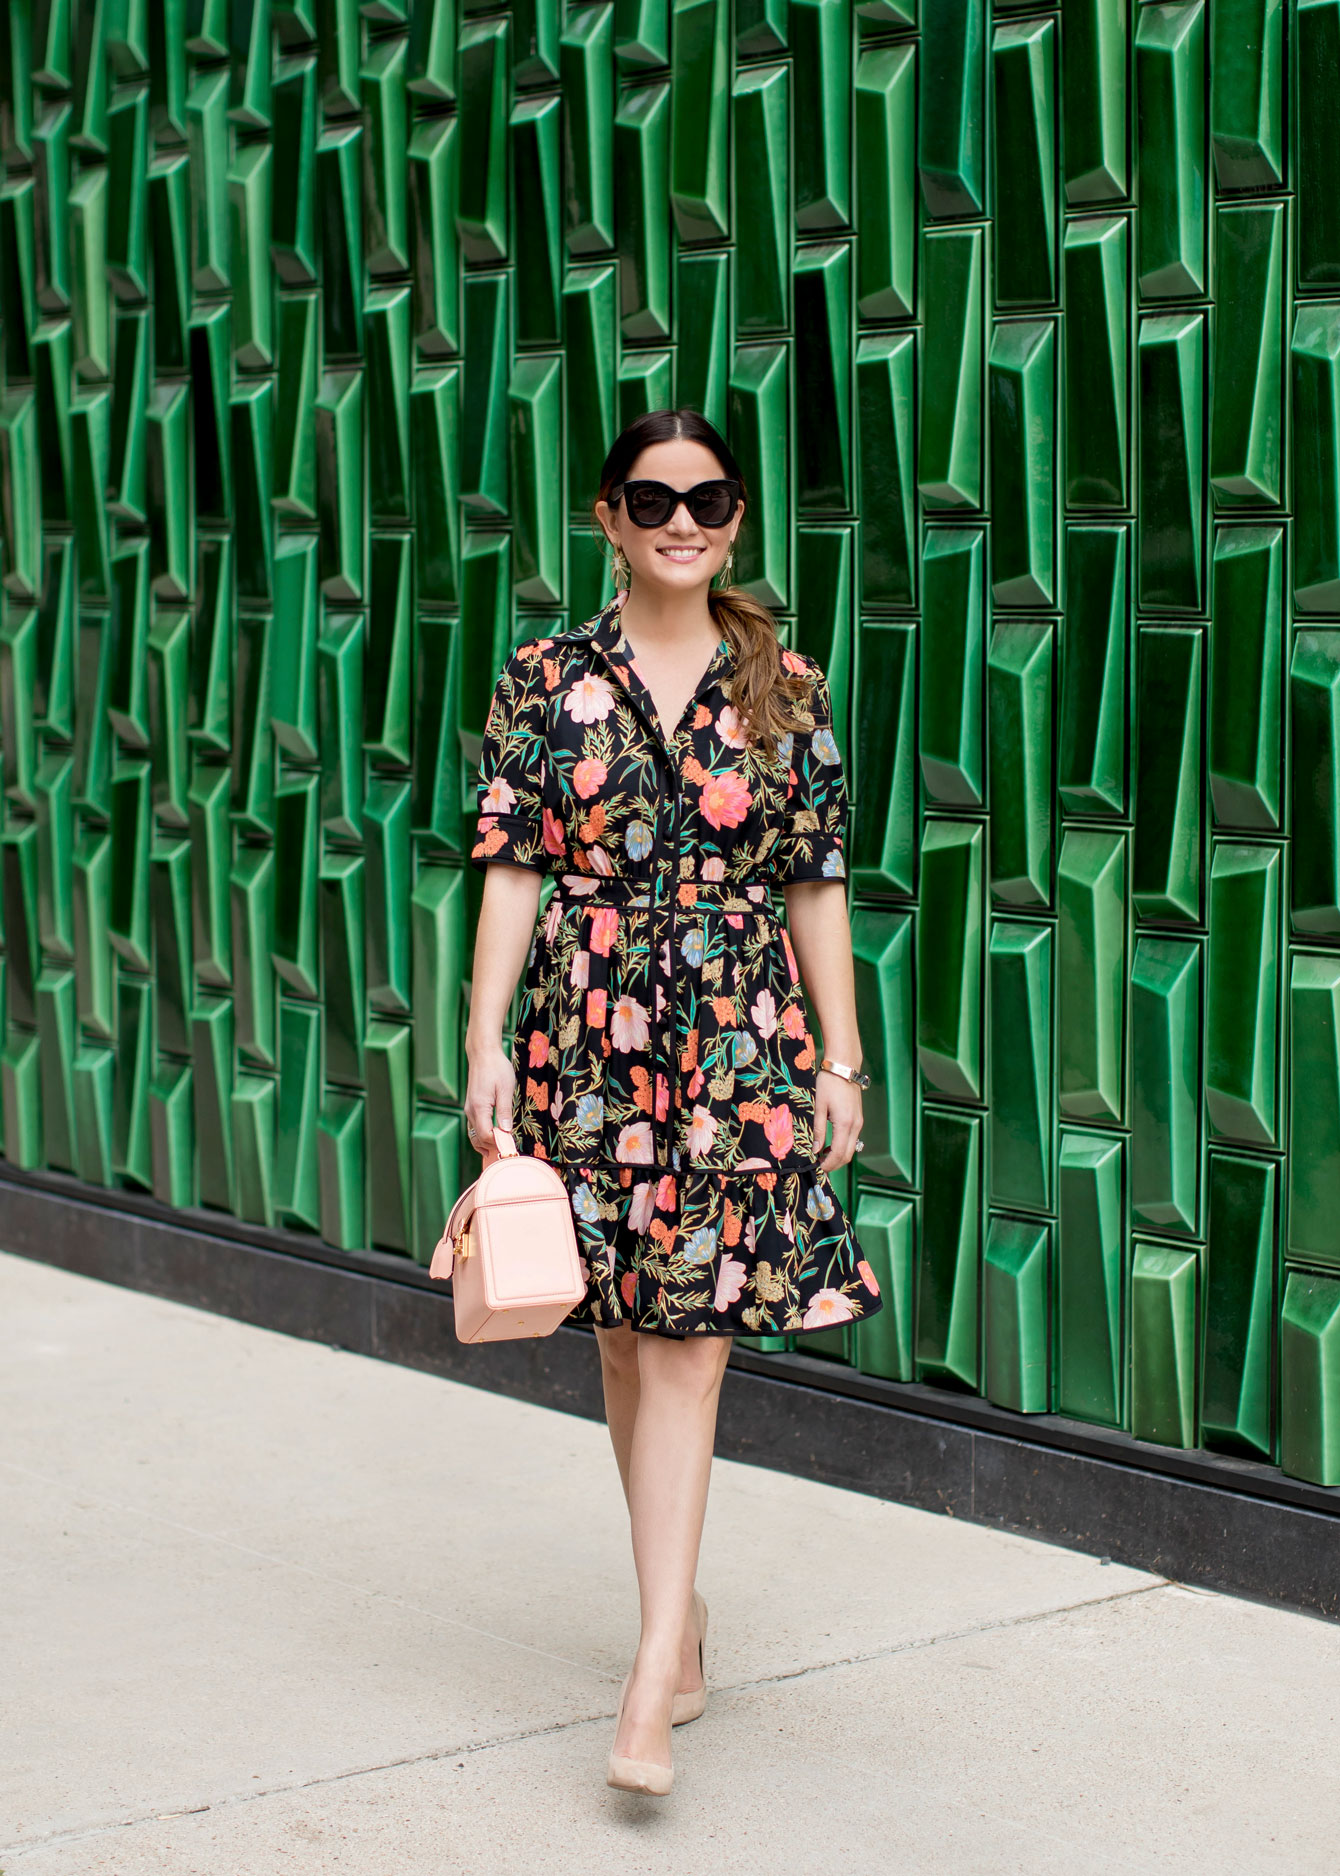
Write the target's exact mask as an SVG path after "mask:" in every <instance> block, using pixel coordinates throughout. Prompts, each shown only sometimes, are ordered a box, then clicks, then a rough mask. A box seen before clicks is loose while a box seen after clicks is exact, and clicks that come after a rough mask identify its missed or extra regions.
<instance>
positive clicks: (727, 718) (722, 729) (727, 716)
mask: <svg viewBox="0 0 1340 1876" xmlns="http://www.w3.org/2000/svg"><path fill="white" fill-rule="evenodd" d="M717 735H718V736H719V737H720V738H721V740H722V742H723V743H725V745H726V747H727V749H743V748H744V747H745V744H746V743H747V741H748V738H747V737H746V735H745V733H744V723H743V721H742V720H741V717H740V714H739V712H738V711H737V710H736V709H735V707H734V705H733V704H727V705H726V707H725V709H724V710H723V711H722V712H721V715H720V716H719V717H718V718H717Z"/></svg>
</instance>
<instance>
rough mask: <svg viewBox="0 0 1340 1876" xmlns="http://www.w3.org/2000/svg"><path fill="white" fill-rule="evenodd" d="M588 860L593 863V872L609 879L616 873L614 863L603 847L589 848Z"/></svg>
mask: <svg viewBox="0 0 1340 1876" xmlns="http://www.w3.org/2000/svg"><path fill="white" fill-rule="evenodd" d="M587 858H588V859H589V860H590V862H591V871H592V872H593V873H599V874H601V875H602V876H603V877H604V878H605V879H608V878H609V877H610V875H611V874H612V873H613V871H614V862H613V860H611V859H610V857H609V855H608V854H607V853H606V851H605V849H604V848H603V847H588V848H587Z"/></svg>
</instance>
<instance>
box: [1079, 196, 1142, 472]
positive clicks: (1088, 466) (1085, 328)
mask: <svg viewBox="0 0 1340 1876" xmlns="http://www.w3.org/2000/svg"><path fill="white" fill-rule="evenodd" d="M1129 229H1130V224H1129V222H1128V220H1127V218H1126V217H1125V216H1124V215H1102V216H1092V217H1090V216H1085V217H1082V218H1079V219H1075V220H1071V221H1067V223H1066V227H1065V238H1064V243H1063V254H1062V258H1063V262H1064V269H1065V300H1066V319H1065V324H1064V326H1063V328H1062V332H1063V347H1062V350H1063V355H1064V361H1065V460H1066V470H1065V476H1066V480H1065V499H1066V505H1067V507H1070V508H1122V507H1124V506H1125V503H1126V472H1127V463H1128V460H1129V448H1130V445H1129V417H1128V414H1127V413H1128V406H1129V403H1130V390H1129V384H1128V374H1129V351H1130V344H1129V338H1128V330H1127V318H1128V314H1127V274H1128V269H1129V260H1128V253H1129V243H1130V233H1129Z"/></svg>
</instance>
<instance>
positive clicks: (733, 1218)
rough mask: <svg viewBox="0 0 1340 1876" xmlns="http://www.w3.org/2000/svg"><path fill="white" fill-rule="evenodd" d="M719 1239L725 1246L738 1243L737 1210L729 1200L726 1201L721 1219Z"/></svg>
mask: <svg viewBox="0 0 1340 1876" xmlns="http://www.w3.org/2000/svg"><path fill="white" fill-rule="evenodd" d="M721 1237H722V1242H723V1243H725V1244H738V1243H739V1242H740V1213H739V1208H738V1207H737V1206H736V1205H735V1204H734V1202H733V1201H732V1200H730V1199H727V1200H726V1208H725V1211H724V1212H723V1213H722V1217H721Z"/></svg>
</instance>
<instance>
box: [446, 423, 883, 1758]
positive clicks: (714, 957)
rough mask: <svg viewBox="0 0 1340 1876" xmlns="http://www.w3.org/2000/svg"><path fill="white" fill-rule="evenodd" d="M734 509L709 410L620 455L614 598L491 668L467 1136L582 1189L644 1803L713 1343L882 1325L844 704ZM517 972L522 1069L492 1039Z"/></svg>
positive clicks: (699, 1509) (685, 1550) (609, 534)
mask: <svg viewBox="0 0 1340 1876" xmlns="http://www.w3.org/2000/svg"><path fill="white" fill-rule="evenodd" d="M744 513H745V489H744V481H743V477H742V476H741V474H740V470H739V466H738V464H737V463H736V461H735V458H734V457H733V456H732V454H731V452H730V450H729V449H728V448H727V446H726V443H725V442H724V440H723V439H722V438H721V436H720V435H718V433H717V431H716V430H715V429H714V428H713V427H712V425H711V424H709V423H708V422H707V421H706V420H705V419H704V418H703V417H701V416H699V415H698V414H697V413H696V412H693V411H688V410H675V411H669V410H662V411H652V412H650V413H648V414H647V415H645V416H643V417H641V418H639V419H638V420H637V422H635V423H633V424H631V425H630V426H629V427H628V429H627V430H625V431H624V433H623V434H622V435H621V436H620V437H619V439H618V441H617V442H616V443H615V445H614V447H613V448H612V449H611V451H610V453H609V456H608V458H607V460H606V462H605V467H604V471H603V473H602V476H601V485H600V497H599V500H598V501H597V503H596V505H595V514H596V517H597V519H598V520H599V523H600V526H601V528H602V529H603V530H604V534H605V537H606V539H607V541H608V543H609V546H610V548H611V549H612V553H613V560H614V568H615V579H616V585H617V587H618V592H617V595H616V597H615V599H614V601H613V602H612V603H611V604H610V605H609V606H607V607H606V608H605V609H604V610H603V611H602V612H601V613H600V614H599V615H598V616H597V617H596V618H595V619H594V620H588V621H587V623H586V624H585V625H583V626H581V627H580V628H578V629H575V630H572V631H567V632H558V633H555V634H552V635H551V636H546V637H539V638H531V639H528V640H525V641H523V642H522V643H521V644H519V645H518V646H517V648H516V650H515V651H514V652H513V653H512V655H511V657H510V658H509V659H508V661H507V664H506V666H505V668H504V670H503V672H502V675H501V677H500V679H499V682H498V686H497V689H496V691H495V693H494V697H493V702H492V705H491V707H490V710H489V716H488V721H487V725H486V729H485V736H484V748H483V757H482V762H481V769H480V776H481V779H480V810H481V813H480V820H479V830H478V840H477V843H476V845H475V847H474V850H473V854H472V858H473V860H474V862H475V864H476V865H478V866H480V867H484V868H487V877H486V880H485V885H484V896H483V905H482V909H481V913H480V920H479V930H478V936H477V939H476V945H475V961H474V983H473V991H472V998H471V1008H470V1022H469V1029H468V1033H467V1038H466V1050H467V1055H468V1058H469V1082H468V1088H467V1093H466V1102H465V1113H466V1120H467V1124H468V1126H469V1129H470V1137H471V1139H472V1141H473V1142H474V1144H475V1145H476V1146H477V1147H479V1148H481V1149H483V1150H485V1151H486V1154H487V1153H490V1152H491V1150H492V1149H491V1147H490V1146H489V1144H488V1143H489V1142H490V1140H491V1129H492V1128H493V1127H494V1126H495V1125H496V1126H499V1127H503V1128H506V1129H509V1130H510V1129H512V1128H513V1126H515V1131H516V1135H517V1144H518V1146H519V1147H520V1148H521V1149H522V1150H523V1151H525V1152H530V1153H536V1154H539V1155H541V1156H542V1157H543V1158H545V1159H548V1160H550V1161H552V1162H553V1163H554V1165H555V1166H556V1167H558V1168H559V1170H560V1171H561V1172H562V1174H563V1176H564V1178H565V1181H566V1183H567V1185H568V1187H569V1190H570V1191H571V1193H572V1201H573V1210H574V1214H575V1217H576V1221H577V1229H578V1234H579V1242H580V1245H581V1249H582V1252H583V1267H584V1272H585V1274H586V1277H587V1281H588V1285H589V1287H588V1291H587V1296H586V1299H585V1301H584V1302H583V1303H582V1304H580V1305H579V1306H578V1308H577V1309H576V1310H574V1312H573V1315H574V1317H575V1318H577V1319H580V1320H586V1321H590V1322H592V1323H594V1324H595V1326H596V1339H597V1342H598V1344H599V1348H600V1360H601V1370H602V1376H603V1381H604V1393H605V1410H606V1417H607V1419H608V1422H609V1429H610V1436H611V1439H612V1441H613V1445H614V1451H615V1456H616V1459H617V1461H618V1466H619V1473H620V1477H621V1479H622V1482H623V1489H624V1494H625V1496H626V1499H627V1502H628V1509H629V1515H630V1519H631V1524H632V1538H633V1555H634V1561H635V1563H636V1566H637V1578H638V1589H639V1593H640V1599H641V1613H642V1632H641V1639H640V1642H639V1646H638V1650H637V1656H636V1659H635V1660H634V1662H633V1667H632V1671H631V1673H630V1675H629V1677H628V1679H627V1680H626V1681H625V1683H624V1690H623V1694H622V1696H621V1699H620V1710H619V1717H618V1719H617V1721H616V1733H615V1739H614V1749H613V1752H612V1754H611V1757H610V1768H609V1774H608V1777H609V1782H610V1783H611V1784H614V1785H618V1786H622V1787H624V1788H626V1789H630V1790H640V1791H649V1792H655V1793H658V1794H660V1793H664V1792H667V1791H669V1789H670V1784H671V1779H672V1777H673V1773H672V1771H671V1757H670V1728H671V1725H672V1723H678V1722H679V1721H681V1720H686V1719H693V1718H696V1717H697V1715H698V1714H699V1713H700V1712H701V1711H702V1707H703V1699H704V1693H703V1688H704V1682H703V1672H702V1638H703V1632H704V1630H705V1627H706V1616H707V1611H706V1606H705V1604H704V1603H703V1601H702V1598H701V1597H700V1596H699V1595H698V1594H697V1592H696V1590H695V1589H694V1586H693V1585H694V1574H695V1571H696V1567H697V1560H698V1547H699V1540H700V1537H701V1534H702V1526H703V1517H704V1513H705V1510H706V1504H707V1489H708V1479H709V1474H710V1469H711V1462H712V1445H713V1439H714V1435H715V1427H716V1413H717V1396H718V1393H719V1390H720V1386H721V1377H722V1371H723V1369H724V1367H725V1365H726V1359H727V1356H728V1354H729V1352H730V1345H731V1336H732V1335H733V1334H736V1333H743V1334H748V1335H761V1334H789V1333H795V1334H799V1335H804V1334H805V1333H807V1332H809V1331H812V1330H815V1329H826V1328H830V1327H832V1326H833V1325H835V1324H837V1323H843V1322H851V1321H854V1320H856V1319H857V1318H859V1317H866V1316H869V1315H871V1314H873V1312H874V1311H875V1310H876V1309H878V1308H879V1292H878V1287H877V1285H876V1283H875V1279H874V1277H873V1275H872V1273H871V1271H870V1266H869V1265H868V1264H867V1263H866V1262H865V1261H864V1259H863V1258H862V1256H861V1252H860V1247H859V1245H858V1244H857V1241H856V1238H855V1235H854V1233H853V1231H852V1228H851V1225H850V1224H849V1222H848V1220H847V1218H846V1216H845V1215H844V1213H843V1210H842V1207H841V1205H840V1204H839V1202H838V1199H837V1197H836V1195H835V1193H834V1191H833V1189H832V1186H831V1185H830V1183H829V1178H828V1175H829V1174H830V1173H832V1172H834V1171H835V1170H836V1169H837V1168H838V1167H839V1166H843V1165H845V1164H846V1163H847V1162H848V1161H849V1160H850V1159H851V1157H852V1154H853V1153H854V1152H855V1150H856V1149H857V1148H858V1147H859V1146H860V1144H861V1141H860V1137H859V1136H860V1131H861V1094H860V1088H861V1086H862V1085H865V1084H866V1082H867V1081H868V1077H864V1076H861V1075H859V1072H858V1071H859V1063H860V1059H861V1049H860V1042H859V1038H858V1036H857V1029H856V1007H855V998H854V994H853V986H852V956H851V935H850V930H849V927H848V923H847V908H846V891H845V886H844V884H843V879H844V869H843V858H842V843H843V833H844V825H845V821H846V814H847V798H846V789H845V784H844V781H843V776H842V769H841V764H840V760H839V756H838V749H837V744H836V742H835V741H834V738H833V731H832V707H831V700H830V695H829V689H828V684H827V681H826V680H825V678H824V675H823V673H822V672H821V671H820V670H819V668H818V666H817V665H816V664H815V663H814V662H813V660H812V659H809V658H807V657H803V656H801V655H799V654H798V653H796V652H793V651H790V650H783V649H782V648H781V647H780V645H779V642H778V639H777V632H776V625H775V622H774V620H773V618H772V616H771V615H770V614H769V613H768V612H767V611H766V610H765V609H764V608H763V607H762V606H760V605H759V604H757V603H756V602H755V601H754V600H752V599H751V598H750V597H749V596H748V595H747V594H746V593H744V592H743V591H741V590H739V589H737V588H733V587H731V586H730V585H729V580H730V574H731V569H732V566H733V562H734V550H735V540H736V536H737V534H738V533H739V530H740V525H741V521H742V518H743V516H744ZM717 581H719V583H720V584H719V586H718V587H717V588H716V589H715V590H714V585H713V583H714V582H717ZM500 862H502V863H503V864H499V863H500ZM546 873H550V874H554V875H556V876H557V883H556V888H555V891H554V894H553V897H552V898H551V899H550V901H549V905H548V909H547V912H546V915H545V917H544V919H543V921H542V922H541V923H540V924H539V926H538V927H537V926H536V914H537V911H538V906H539V898H540V886H541V878H542V875H544V874H546ZM774 888H776V889H777V890H778V891H779V892H780V895H781V897H782V898H783V899H784V902H785V909H786V921H787V923H786V924H785V925H784V924H783V923H782V922H781V920H779V918H778V917H777V915H776V910H775V907H774V900H773V889H774ZM788 925H789V932H788V929H787V926H788ZM528 954H529V955H528ZM527 964H528V969H527V975H526V982H525V990H524V995H523V999H522V1003H521V1011H520V1018H519V1021H518V1025H517V1031H516V1050H515V1068H514V1066H513V1062H512V1061H511V1060H509V1058H508V1055H507V1053H506V1052H505V1051H504V1048H503V1044H502V1029H503V1024H504V1021H505V1019H506V1015H507V1011H508V1008H509V1005H510V1002H511V998H512V995H513V992H514V989H515V987H516V983H517V980H518V978H519V976H520V974H521V971H522V968H523V966H526V965H527ZM802 980H803V984H804V990H807V991H808V992H809V996H810V999H811V1002H812V1004H813V1008H814V1010H815V1012H816V1014H817V1016H818V1020H819V1026H820V1029H821V1031H822V1035H823V1042H824V1047H825V1049H826V1050H827V1052H828V1053H827V1055H826V1056H825V1057H824V1058H823V1061H822V1062H818V1061H817V1058H816V1048H815V1043H814V1040H813V1038H812V1037H811V1035H810V1034H809V1032H808V1030H807V1027H806V1012H805V999H804V992H803V991H802ZM818 1070H822V1071H823V1072H817V1071H818ZM514 1098H515V1116H514ZM830 1127H831V1129H832V1139H831V1141H828V1139H827V1135H828V1129H829V1128H830ZM635 1332H636V1333H635Z"/></svg>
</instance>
